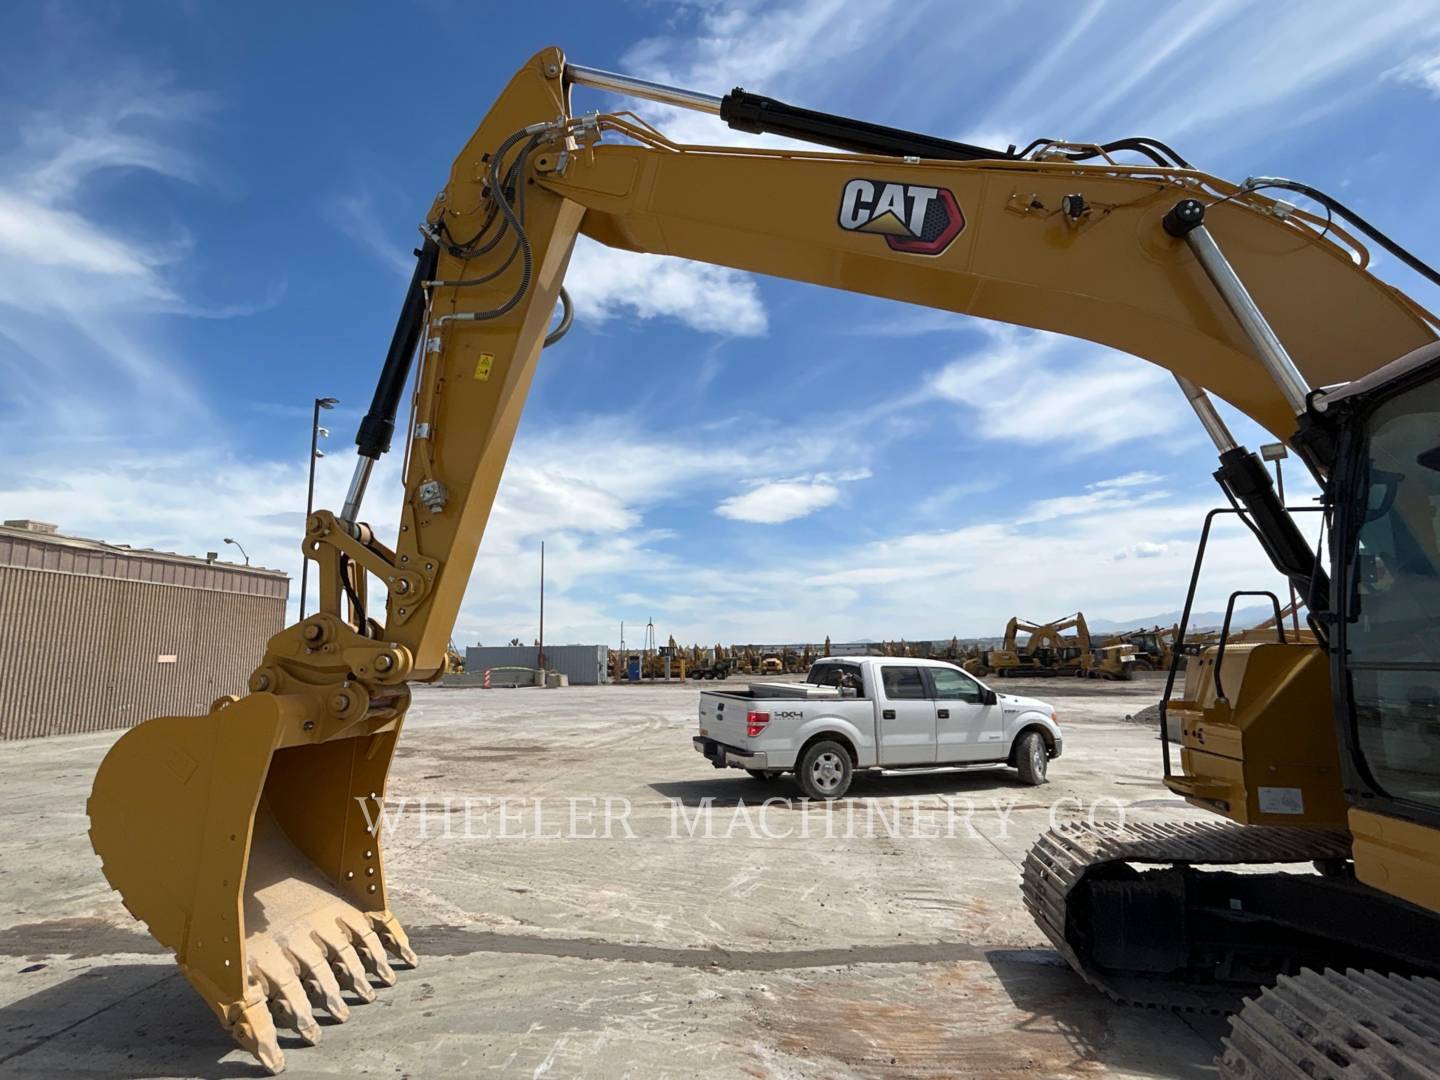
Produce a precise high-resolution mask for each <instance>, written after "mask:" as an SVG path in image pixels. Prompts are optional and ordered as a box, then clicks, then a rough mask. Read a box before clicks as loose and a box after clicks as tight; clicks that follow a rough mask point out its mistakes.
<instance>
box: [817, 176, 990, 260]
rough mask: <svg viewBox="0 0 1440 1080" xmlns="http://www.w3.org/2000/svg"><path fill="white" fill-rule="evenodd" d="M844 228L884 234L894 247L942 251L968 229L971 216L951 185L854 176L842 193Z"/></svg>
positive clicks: (919, 251)
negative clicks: (940, 186) (967, 214)
mask: <svg viewBox="0 0 1440 1080" xmlns="http://www.w3.org/2000/svg"><path fill="white" fill-rule="evenodd" d="M840 227H841V228H842V229H845V230H847V231H850V232H867V233H878V234H879V235H881V236H883V237H885V243H887V244H889V245H890V250H891V251H903V252H905V253H906V254H909V255H939V254H940V253H941V252H942V251H944V250H945V249H946V248H947V247H949V246H950V241H952V240H954V239H955V237H957V236H959V235H960V230H962V229H964V228H965V215H964V214H962V213H961V212H960V204H959V203H957V202H956V201H955V194H954V192H952V191H948V190H946V189H945V188H936V187H925V186H924V185H921V184H897V183H893V182H891V181H888V180H851V181H850V182H849V183H847V184H846V185H845V190H844V192H843V193H842V194H841V196H840Z"/></svg>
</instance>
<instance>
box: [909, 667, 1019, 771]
mask: <svg viewBox="0 0 1440 1080" xmlns="http://www.w3.org/2000/svg"><path fill="white" fill-rule="evenodd" d="M925 673H926V675H928V676H929V679H930V688H931V693H932V695H933V698H934V702H935V746H936V756H935V760H936V761H938V762H945V763H948V762H957V761H997V760H999V759H1001V758H1003V757H1005V753H1006V747H1005V713H1004V710H1003V709H1002V708H1001V707H1000V705H999V704H998V703H997V704H995V705H987V704H985V696H986V695H985V688H984V687H983V686H981V685H980V684H979V683H978V682H976V681H975V680H974V679H972V678H971V677H970V676H969V675H967V674H965V673H964V672H963V671H958V670H956V669H955V668H943V667H930V668H926V669H925Z"/></svg>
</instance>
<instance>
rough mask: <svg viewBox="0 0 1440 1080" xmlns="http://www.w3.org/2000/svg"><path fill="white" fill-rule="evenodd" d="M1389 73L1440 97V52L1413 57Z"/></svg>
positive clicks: (1433, 95)
mask: <svg viewBox="0 0 1440 1080" xmlns="http://www.w3.org/2000/svg"><path fill="white" fill-rule="evenodd" d="M1388 74H1389V75H1390V76H1391V77H1392V78H1396V79H1399V80H1400V81H1401V82H1407V83H1410V84H1412V85H1414V86H1418V87H1420V88H1422V89H1424V90H1428V91H1430V95H1431V96H1432V97H1437V98H1440V52H1435V53H1429V54H1425V55H1421V56H1414V57H1411V58H1410V59H1409V60H1407V61H1405V63H1403V64H1401V65H1400V66H1399V67H1395V68H1391V69H1390V71H1389V73H1388Z"/></svg>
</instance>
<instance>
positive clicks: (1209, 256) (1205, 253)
mask: <svg viewBox="0 0 1440 1080" xmlns="http://www.w3.org/2000/svg"><path fill="white" fill-rule="evenodd" d="M1204 221H1205V207H1204V205H1203V204H1202V203H1200V202H1199V201H1198V200H1196V199H1184V200H1182V201H1181V202H1179V203H1177V204H1176V205H1175V207H1174V209H1172V210H1171V211H1170V212H1169V213H1168V214H1166V215H1165V231H1166V232H1168V233H1169V234H1170V235H1171V236H1183V237H1184V238H1185V242H1186V243H1187V244H1189V245H1190V250H1191V251H1193V252H1194V253H1195V258H1196V259H1198V260H1199V262H1200V266H1201V267H1202V268H1203V269H1204V271H1205V274H1206V276H1207V277H1209V279H1210V280H1211V282H1213V283H1214V285H1215V289H1216V291H1217V292H1219V293H1220V297H1221V299H1223V300H1224V301H1225V306H1226V307H1228V308H1229V309H1230V313H1231V314H1232V315H1234V316H1235V318H1236V320H1237V321H1238V322H1239V323H1240V329H1241V330H1243V331H1244V332H1245V336H1246V337H1247V338H1249V339H1250V344H1251V345H1252V346H1254V348H1255V354H1256V355H1257V356H1258V357H1259V358H1260V362H1261V363H1262V364H1263V365H1264V366H1265V370H1266V371H1267V372H1268V373H1269V375H1270V378H1271V379H1272V380H1274V382H1275V385H1276V386H1278V387H1279V388H1280V393H1281V394H1283V395H1284V396H1285V400H1286V402H1287V403H1288V404H1289V405H1290V408H1291V409H1293V410H1294V412H1295V415H1297V416H1299V415H1300V414H1301V413H1303V412H1304V411H1305V398H1306V396H1307V395H1308V394H1309V393H1310V384H1309V383H1307V382H1306V381H1305V376H1304V375H1302V374H1300V369H1299V368H1298V367H1296V366H1295V361H1294V360H1292V359H1291V358H1290V354H1289V353H1288V352H1286V351H1285V346H1284V345H1282V344H1281V343H1280V339H1279V338H1278V337H1277V336H1276V335H1275V331H1274V330H1273V329H1271V327H1270V324H1269V323H1268V322H1267V321H1266V319H1265V315H1264V313H1263V312H1262V311H1261V310H1260V305H1258V304H1257V303H1255V300H1254V299H1253V298H1252V297H1251V295H1250V291H1249V290H1248V289H1246V288H1245V283H1244V282H1243V281H1241V280H1240V275H1239V274H1237V273H1235V268H1234V267H1232V266H1231V265H1230V260H1228V259H1227V258H1225V253H1224V252H1223V251H1221V250H1220V245H1219V244H1217V243H1216V242H1215V237H1213V236H1212V235H1211V234H1210V230H1209V229H1207V228H1206V227H1205V225H1204Z"/></svg>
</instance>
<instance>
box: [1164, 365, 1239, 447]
mask: <svg viewBox="0 0 1440 1080" xmlns="http://www.w3.org/2000/svg"><path fill="white" fill-rule="evenodd" d="M1175 381H1176V382H1177V383H1179V384H1180V389H1181V390H1182V391H1183V392H1184V394H1185V400H1186V401H1188V402H1190V407H1191V408H1192V409H1194V410H1195V415H1196V416H1197V417H1199V418H1200V426H1201V427H1203V428H1204V429H1205V434H1207V435H1209V436H1210V441H1211V442H1213V443H1214V444H1215V449H1216V450H1218V451H1219V452H1220V453H1222V454H1224V453H1228V452H1229V451H1231V450H1234V449H1235V448H1236V447H1237V446H1239V445H1240V444H1239V443H1237V442H1236V441H1235V436H1234V435H1232V434H1230V428H1229V427H1228V426H1226V424H1225V420H1224V418H1223V417H1221V415H1220V414H1219V413H1218V412H1217V411H1216V410H1215V403H1214V402H1213V401H1211V400H1210V395H1209V394H1207V393H1206V392H1205V390H1204V389H1203V388H1202V387H1199V386H1196V385H1195V384H1194V383H1193V382H1191V381H1190V380H1189V379H1187V378H1185V376H1184V375H1176V376H1175Z"/></svg>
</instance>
